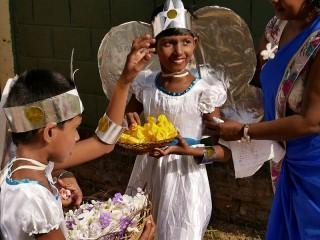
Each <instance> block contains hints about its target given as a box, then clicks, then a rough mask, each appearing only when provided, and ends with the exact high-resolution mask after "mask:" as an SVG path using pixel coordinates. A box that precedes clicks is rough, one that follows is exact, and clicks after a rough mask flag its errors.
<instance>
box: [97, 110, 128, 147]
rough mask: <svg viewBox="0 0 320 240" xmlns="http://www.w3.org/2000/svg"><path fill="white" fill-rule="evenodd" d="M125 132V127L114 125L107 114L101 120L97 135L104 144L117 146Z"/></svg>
mask: <svg viewBox="0 0 320 240" xmlns="http://www.w3.org/2000/svg"><path fill="white" fill-rule="evenodd" d="M124 130H125V127H123V126H120V125H118V124H116V123H114V122H113V121H112V120H111V119H110V118H109V117H108V115H107V114H104V115H103V116H102V118H100V120H99V123H98V127H97V129H96V131H95V133H96V135H97V137H98V138H99V139H100V140H101V141H102V142H104V143H107V144H115V143H117V141H118V139H119V138H120V135H121V133H123V131H124Z"/></svg>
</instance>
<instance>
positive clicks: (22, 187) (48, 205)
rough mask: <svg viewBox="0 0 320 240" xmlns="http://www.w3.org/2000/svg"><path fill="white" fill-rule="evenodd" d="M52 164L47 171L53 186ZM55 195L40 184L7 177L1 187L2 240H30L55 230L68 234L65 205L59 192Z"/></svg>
mask: <svg viewBox="0 0 320 240" xmlns="http://www.w3.org/2000/svg"><path fill="white" fill-rule="evenodd" d="M52 169H53V163H49V164H48V165H47V168H46V176H47V178H48V180H49V182H50V183H52V176H51V171H52ZM52 187H53V189H54V192H55V193H54V194H52V193H51V192H50V191H49V190H48V189H47V188H46V187H44V186H42V185H41V184H40V183H39V182H37V181H32V180H28V179H25V180H14V179H11V177H10V175H7V176H6V178H5V180H4V181H3V183H2V184H1V193H0V210H1V212H0V226H1V233H2V237H3V239H6V240H30V239H35V238H34V235H35V234H41V233H48V232H50V231H51V230H53V229H58V228H59V227H60V229H61V230H62V231H63V232H65V224H64V216H63V210H62V204H61V200H60V197H59V195H58V190H57V189H56V188H55V187H54V186H53V185H52Z"/></svg>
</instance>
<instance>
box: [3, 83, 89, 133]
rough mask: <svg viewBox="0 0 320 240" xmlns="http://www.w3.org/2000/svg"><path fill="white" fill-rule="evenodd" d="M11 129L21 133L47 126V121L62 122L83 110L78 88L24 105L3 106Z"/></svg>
mask: <svg viewBox="0 0 320 240" xmlns="http://www.w3.org/2000/svg"><path fill="white" fill-rule="evenodd" d="M3 111H4V114H5V115H6V117H7V120H8V123H9V126H10V130H11V131H12V132H16V133H21V132H27V131H31V130H34V129H39V128H42V127H44V126H46V124H47V123H50V122H55V123H60V122H63V121H66V120H69V119H71V118H73V117H75V116H77V115H79V114H81V113H82V112H83V105H82V103H81V100H80V97H79V94H78V91H77V90H76V89H73V90H70V91H68V92H65V93H62V94H59V95H57V96H54V97H50V98H47V99H44V100H41V101H37V102H33V103H29V104H25V105H23V106H16V107H8V108H3Z"/></svg>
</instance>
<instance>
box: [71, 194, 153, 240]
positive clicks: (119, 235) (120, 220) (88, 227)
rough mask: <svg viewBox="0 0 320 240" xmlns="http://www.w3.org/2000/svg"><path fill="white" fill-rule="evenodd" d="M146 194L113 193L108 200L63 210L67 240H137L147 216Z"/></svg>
mask: <svg viewBox="0 0 320 240" xmlns="http://www.w3.org/2000/svg"><path fill="white" fill-rule="evenodd" d="M150 206H151V205H150V201H149V199H148V195H147V194H145V193H144V192H143V191H142V190H141V189H138V191H137V194H136V195H135V196H128V195H121V194H120V193H116V194H115V195H114V197H113V198H110V199H108V200H107V201H96V200H92V201H91V202H88V203H84V204H82V205H81V206H80V207H79V208H78V209H76V210H69V211H68V212H67V213H66V214H65V222H66V227H67V238H66V239H67V240H85V239H86V240H89V239H90V240H120V239H121V240H138V239H139V238H140V235H141V233H142V231H143V228H144V225H145V223H146V220H147V219H148V218H149V217H150V210H151V207H150Z"/></svg>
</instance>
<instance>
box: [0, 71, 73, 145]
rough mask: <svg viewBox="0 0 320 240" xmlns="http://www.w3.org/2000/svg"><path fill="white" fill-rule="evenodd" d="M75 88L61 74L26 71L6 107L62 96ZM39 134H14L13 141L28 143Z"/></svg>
mask: <svg viewBox="0 0 320 240" xmlns="http://www.w3.org/2000/svg"><path fill="white" fill-rule="evenodd" d="M74 88H75V85H74V83H73V81H71V80H70V79H67V78H65V77H64V76H63V75H61V74H60V73H56V72H52V71H49V70H42V69H37V70H30V71H25V72H24V73H22V74H21V75H20V76H19V78H18V80H17V81H16V83H15V84H14V85H13V87H12V88H11V90H10V93H9V95H8V99H7V101H6V103H5V106H4V107H15V106H22V105H25V104H28V103H32V102H36V101H40V100H43V99H46V98H50V97H53V96H56V95H59V94H62V93H64V92H67V91H69V90H72V89H74ZM61 125H62V124H60V126H61ZM37 132H38V130H31V131H28V132H23V133H12V140H13V142H14V143H15V144H16V145H17V144H19V143H27V142H30V141H31V140H32V139H33V138H34V136H35V135H36V134H37Z"/></svg>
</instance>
